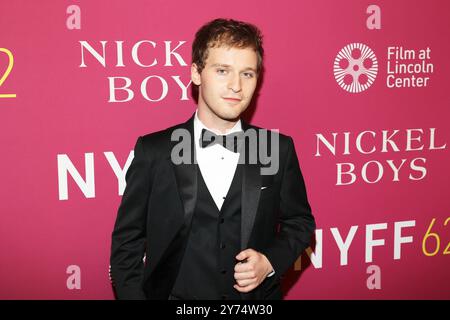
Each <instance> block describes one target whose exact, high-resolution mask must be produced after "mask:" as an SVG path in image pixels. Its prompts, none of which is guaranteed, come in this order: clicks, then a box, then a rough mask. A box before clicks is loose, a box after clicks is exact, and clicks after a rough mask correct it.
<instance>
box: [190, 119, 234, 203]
mask: <svg viewBox="0 0 450 320" xmlns="http://www.w3.org/2000/svg"><path fill="white" fill-rule="evenodd" d="M197 112H198V111H197ZM197 112H195V117H194V139H195V152H196V156H197V163H198V167H199V168H200V172H201V173H202V176H203V180H205V184H206V186H207V187H208V190H209V193H210V194H211V196H212V198H213V199H214V202H215V203H216V206H217V208H218V209H219V210H220V209H221V208H222V205H223V202H224V200H225V198H226V196H227V194H228V190H229V189H230V186H231V182H232V181H233V178H234V173H235V171H236V167H237V164H238V162H239V152H233V151H230V150H228V149H226V148H224V147H223V146H221V145H219V144H214V145H211V146H208V147H206V148H202V147H201V146H200V136H201V133H202V130H203V129H207V130H209V131H211V132H214V133H215V134H219V135H220V134H222V133H220V132H218V131H217V130H214V129H211V128H208V127H206V126H205V125H204V124H203V123H202V122H201V121H200V119H199V118H198V115H197ZM241 130H242V125H241V120H239V121H238V122H236V124H235V125H234V127H233V128H231V129H230V130H227V131H226V132H225V135H228V134H230V133H234V132H238V131H241Z"/></svg>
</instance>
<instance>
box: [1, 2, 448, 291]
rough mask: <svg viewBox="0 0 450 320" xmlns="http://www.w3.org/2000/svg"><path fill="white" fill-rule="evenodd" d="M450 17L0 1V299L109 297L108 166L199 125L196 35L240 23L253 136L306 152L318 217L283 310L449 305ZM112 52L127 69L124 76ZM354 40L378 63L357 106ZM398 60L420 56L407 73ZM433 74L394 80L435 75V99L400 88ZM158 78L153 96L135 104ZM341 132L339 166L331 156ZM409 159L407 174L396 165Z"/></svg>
mask: <svg viewBox="0 0 450 320" xmlns="http://www.w3.org/2000/svg"><path fill="white" fill-rule="evenodd" d="M371 4H376V5H377V6H378V7H377V8H373V7H370V5H371ZM73 5H75V7H73ZM449 10H450V4H449V2H448V1H445V0H442V1H437V0H436V1H425V0H423V1H421V0H417V1H413V2H411V1H403V0H402V1H400V0H398V1H376V3H374V2H369V1H359V0H352V1H350V0H349V1H339V2H338V1H331V0H321V1H294V0H291V1H287V0H282V1H277V2H274V1H261V0H258V1H256V0H252V1H237V0H230V1H227V2H226V4H225V3H224V2H215V1H206V0H202V1H166V0H152V1H144V0H136V1H132V2H125V1H111V0H108V1H106V0H101V1H75V0H67V1H50V0H47V1H25V0H14V1H13V0H5V1H1V3H0V48H3V49H0V77H2V76H3V78H4V79H3V81H1V80H0V95H1V94H15V95H16V96H15V97H0V113H1V122H2V125H1V128H0V130H1V135H0V142H1V148H2V152H1V157H0V161H1V162H0V164H1V186H0V192H1V197H2V201H1V202H0V213H1V215H0V259H1V260H0V284H1V285H0V298H1V299H112V298H113V292H112V289H111V284H110V282H109V279H108V264H109V253H110V241H111V231H112V228H113V224H114V221H115V217H116V213H117V208H118V205H119V203H120V199H121V194H122V192H121V190H120V187H119V181H121V183H122V184H123V183H124V181H123V177H122V175H119V178H118V177H117V175H116V173H115V171H114V170H113V168H116V167H117V168H119V169H120V170H122V169H123V168H124V166H125V164H126V162H127V159H128V157H129V156H130V151H131V150H132V148H133V146H134V143H135V141H136V139H137V137H138V136H139V135H144V134H146V133H149V132H152V131H155V130H159V129H163V128H166V127H168V126H171V125H173V124H176V123H179V122H181V121H185V120H186V119H187V118H188V117H189V116H190V115H191V114H192V113H193V112H194V110H195V103H194V101H193V99H192V97H191V95H190V90H188V91H187V92H188V95H187V96H183V90H182V87H183V86H182V85H181V86H180V84H179V83H182V84H184V86H187V85H188V84H189V81H190V78H189V77H190V70H189V63H190V58H191V55H190V48H191V44H192V40H193V36H194V33H195V31H196V30H197V29H198V28H199V27H200V26H201V25H202V24H203V23H205V22H206V21H209V20H211V19H214V18H216V17H228V18H235V19H239V20H245V21H249V22H252V23H254V24H256V25H258V26H259V27H260V28H261V30H262V31H263V33H264V35H265V51H266V57H265V74H264V81H263V85H262V88H261V91H260V94H259V97H258V99H257V103H256V109H255V112H254V114H253V117H252V123H254V124H256V125H258V126H262V127H267V128H272V129H275V128H278V129H280V131H281V132H283V133H285V134H288V135H291V136H292V137H293V138H294V141H295V144H296V149H297V154H298V157H299V161H300V166H301V168H302V172H303V175H304V178H305V182H306V186H307V191H308V196H309V200H310V204H311V207H312V210H313V213H314V215H315V217H316V221H317V228H318V230H317V232H316V240H315V243H316V244H315V249H316V251H315V254H314V255H312V258H310V257H309V256H310V254H311V251H309V253H310V254H309V255H308V254H307V253H305V254H304V255H303V257H302V263H300V262H298V263H297V264H296V266H295V267H294V268H293V269H292V270H291V271H290V272H289V274H288V275H287V277H286V280H285V282H284V283H283V285H284V288H285V290H286V291H287V295H286V299H318V298H322V299H358V298H363V299H410V298H434V299H449V298H450V285H449V283H450V274H449V272H448V270H449V263H448V262H449V258H450V255H449V254H450V248H449V247H448V246H449V242H450V232H449V231H450V221H446V219H448V218H449V216H450V200H449V191H448V181H449V180H450V170H449V168H448V165H449V163H450V156H449V152H448V145H447V143H448V142H449V141H450V140H449V138H450V127H449V126H448V119H449V115H450V112H449V96H448V85H449V82H448V74H449V73H450V64H449V63H448V57H449V52H450V43H449V40H448V39H449V36H450V35H449V30H450V22H449V21H450V20H449V18H448V12H449ZM143 40H145V41H152V42H153V44H152V43H151V42H145V43H143V44H142V45H141V46H140V47H139V50H138V58H139V60H140V62H141V63H142V64H144V65H148V66H147V67H142V66H139V65H137V64H136V63H135V62H134V61H133V58H132V49H133V46H135V44H136V43H138V42H139V41H143ZM80 41H85V42H84V43H85V44H88V45H90V46H92V48H93V49H95V50H96V51H97V52H98V53H99V54H101V55H103V52H102V42H101V41H105V55H104V57H105V66H103V65H102V64H101V63H100V62H99V60H97V59H96V58H95V57H94V55H93V54H92V52H90V51H88V50H87V49H86V47H84V46H83V45H82V43H80ZM120 41H123V42H120ZM180 41H181V44H180ZM118 42H119V43H122V48H123V65H124V66H117V65H118V64H119V65H120V63H118V62H117V59H118V56H117V49H116V46H117V43H118ZM165 42H167V43H168V44H169V45H170V47H169V51H170V50H173V49H175V48H176V47H177V46H178V45H179V44H180V46H179V47H178V48H176V49H175V50H174V52H173V53H172V54H170V52H169V54H167V53H166V49H165ZM169 42H170V43H169ZM352 43H360V44H363V45H365V46H367V47H368V48H370V49H371V50H372V51H371V52H373V53H374V55H375V56H376V59H377V62H378V68H377V71H376V72H377V74H376V78H375V80H374V82H373V84H372V85H371V86H370V87H369V88H367V89H366V90H364V91H362V92H359V93H350V92H348V91H346V90H345V89H343V88H341V87H340V86H339V84H338V82H337V80H336V79H335V75H334V70H333V65H334V61H335V59H336V57H337V56H338V53H339V52H340V51H341V49H343V48H344V47H346V46H347V45H349V44H352ZM136 47H138V46H136ZM389 47H402V48H403V49H408V50H412V51H410V52H414V53H415V56H414V57H412V56H406V57H405V56H404V57H403V58H405V59H395V57H394V56H389V55H388V52H389ZM421 50H424V51H423V52H422V55H423V56H422V57H421V56H420V52H421ZM9 53H10V54H9ZM82 54H83V56H84V60H83V59H82ZM177 54H178V56H177ZM166 56H168V57H169V58H170V61H166ZM10 57H12V58H13V60H12V59H11V58H10ZM155 59H156V63H155V65H153V66H149V65H151V64H152V63H153V62H154V60H155ZM183 61H184V63H183ZM371 61H372V63H373V61H374V60H373V59H372V60H371ZM83 62H84V65H85V67H84V66H83ZM388 62H389V63H390V67H388ZM422 62H424V63H426V64H432V65H433V67H432V70H431V71H432V72H431V71H430V69H428V70H419V69H415V70H410V71H411V72H409V73H407V74H395V75H393V76H394V77H395V78H409V79H411V78H412V76H413V75H414V77H416V78H419V77H420V78H428V80H427V83H426V84H427V85H426V86H422V87H395V88H390V87H389V86H388V83H387V81H388V79H389V78H388V77H389V75H390V73H389V72H391V71H392V68H393V66H394V65H395V63H398V64H405V65H407V64H414V65H415V64H418V65H420V64H421V63H422ZM8 65H10V66H11V67H12V69H11V70H10V71H8V70H7V68H8ZM339 68H341V69H343V68H345V63H344V64H341V65H339ZM389 68H391V69H389ZM411 68H414V66H413V67H411ZM417 68H419V67H417ZM354 70H355V69H354ZM5 77H6V78H5ZM113 77H126V78H127V79H128V81H129V82H130V83H131V84H130V86H129V89H130V90H132V91H133V93H134V96H133V98H132V99H129V101H126V102H113V101H111V98H110V93H111V92H114V93H116V99H117V100H120V99H126V98H127V97H128V98H130V96H129V95H128V93H127V92H126V91H125V90H116V91H114V90H113V89H114V87H113V85H112V84H111V83H110V82H109V81H110V80H109V78H111V79H112V78H113ZM147 77H150V78H148V80H147V82H146V86H144V87H145V89H146V91H144V92H146V93H147V95H148V97H147V98H149V99H146V97H145V96H144V95H143V94H142V93H141V83H142V82H143V80H144V79H146V78H147ZM174 77H175V78H174ZM176 77H178V78H176ZM0 79H1V78H0ZM177 79H178V82H177ZM391 79H392V78H391ZM360 80H361V81H362V82H364V81H363V80H364V79H363V78H361V79H360ZM116 81H117V83H116V84H115V85H116V86H117V87H121V86H123V85H124V84H125V80H124V78H122V80H116ZM346 81H348V77H347V79H346ZM399 81H400V80H399ZM144 84H145V81H144ZM165 85H166V86H165ZM164 88H166V89H167V92H164ZM150 99H152V100H159V101H149V100H150ZM408 129H409V130H410V131H409V132H410V138H409V141H410V144H411V145H410V147H409V148H408V145H407V141H408V136H407V134H408V131H407V130H408ZM395 130H398V133H396V134H395V135H394V136H393V137H392V138H391V139H390V140H391V141H393V143H395V145H396V146H397V147H398V151H394V150H395V149H394V148H393V147H392V144H391V143H390V142H385V144H386V145H387V150H386V152H383V149H382V147H383V139H382V137H383V131H385V134H386V135H387V136H389V135H391V134H393V133H394V131H395ZM365 131H370V132H369V133H364V132H365ZM344 132H347V134H344ZM333 134H335V136H336V150H335V154H333V153H332V152H331V151H330V149H329V148H327V147H326V144H325V143H324V140H325V139H326V140H327V141H328V142H329V143H332V142H333ZM345 135H347V136H348V138H349V139H348V141H349V150H348V152H345V148H344V141H345ZM358 135H360V137H361V149H362V151H370V150H371V149H372V148H373V147H375V151H373V152H372V153H368V154H365V153H363V152H361V151H359V150H358V148H357V144H356V138H357V136H358ZM320 137H323V139H320ZM419 138H420V141H419ZM420 147H422V148H420ZM413 149H421V150H413ZM345 153H346V154H345ZM58 159H59V160H58ZM130 159H131V158H130ZM130 159H129V160H130ZM402 159H404V163H403V165H402V166H401V168H400V170H399V171H398V176H397V177H395V174H394V170H393V169H392V167H391V165H392V164H393V165H394V166H396V167H397V168H398V167H400V164H401V163H402V161H403V160H402ZM116 161H117V163H116ZM389 162H390V163H391V165H390V164H389ZM348 163H351V164H352V165H354V167H355V169H354V171H353V172H354V173H355V175H356V176H355V178H356V180H355V181H354V182H353V183H351V184H347V183H348V182H349V181H351V180H350V178H351V176H350V175H349V174H343V175H342V183H339V179H338V172H339V171H338V170H339V167H341V168H342V170H343V171H348V170H349V168H350V165H349V164H348ZM70 164H72V165H73V168H72V169H74V170H72V169H69V171H67V170H66V168H67V166H69V167H70ZM363 168H365V169H363ZM71 170H72V171H71ZM120 170H119V171H120ZM364 170H366V171H364ZM381 170H382V175H381V176H380V178H379V180H378V181H377V177H378V173H380V172H381ZM76 171H77V172H78V174H79V176H80V178H81V179H79V180H77V179H76V178H75V176H76V174H74V172H76ZM116 171H117V170H116ZM119 171H117V172H119ZM66 173H67V179H65V178H64V176H65V174H66ZM364 178H366V179H365V180H367V181H370V182H371V183H369V182H366V181H365V180H364ZM83 180H84V181H83ZM77 181H78V182H77ZM83 184H85V185H86V188H85V187H84V186H83ZM65 186H67V193H65V192H64V188H65ZM122 187H123V186H122ZM65 194H67V197H66V196H65ZM446 222H447V224H446ZM402 223H403V224H402ZM402 225H403V228H400V226H402ZM396 226H397V230H400V231H401V233H400V234H398V235H397V236H395V230H396ZM430 226H431V227H430ZM371 229H376V230H375V231H373V233H372V232H370V230H371ZM351 231H352V232H353V231H354V232H355V233H354V237H353V238H352V237H351V236H352V233H351ZM347 236H348V237H347ZM371 237H372V238H373V239H374V240H373V241H371V240H370V238H371ZM341 238H342V241H343V242H345V240H348V242H347V245H348V252H347V254H345V252H346V250H345V248H344V247H343V246H342V245H341V246H340V247H341V249H340V247H339V246H338V243H339V241H337V240H336V239H338V240H339V239H341ZM437 239H438V240H439V242H437ZM377 240H378V241H381V240H384V244H381V243H378V244H381V245H376V244H377V242H376V241H377ZM402 241H403V242H404V243H400V242H402ZM399 243H400V244H399ZM373 244H375V245H374V246H372V245H373ZM313 247H314V246H313ZM396 247H397V248H398V247H400V248H401V251H400V253H398V252H397V258H395V248H396ZM371 248H373V250H372V255H370V251H371V250H370V249H371ZM370 256H371V259H369V258H370ZM368 257H369V258H368ZM311 260H312V262H311ZM345 260H346V261H345ZM300 269H301V270H300Z"/></svg>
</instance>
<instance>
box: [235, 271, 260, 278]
mask: <svg viewBox="0 0 450 320" xmlns="http://www.w3.org/2000/svg"><path fill="white" fill-rule="evenodd" d="M255 277H256V275H255V272H254V271H250V272H236V273H235V274H234V278H235V279H236V280H244V279H252V278H255Z"/></svg>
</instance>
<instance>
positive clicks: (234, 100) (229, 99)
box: [223, 97, 241, 102]
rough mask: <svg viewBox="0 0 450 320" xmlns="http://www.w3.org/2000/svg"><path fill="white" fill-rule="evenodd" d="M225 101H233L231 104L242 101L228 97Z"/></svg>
mask: <svg viewBox="0 0 450 320" xmlns="http://www.w3.org/2000/svg"><path fill="white" fill-rule="evenodd" d="M223 99H224V100H227V101H231V102H239V101H241V99H240V98H228V97H224V98H223Z"/></svg>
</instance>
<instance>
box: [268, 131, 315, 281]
mask: <svg viewBox="0 0 450 320" xmlns="http://www.w3.org/2000/svg"><path fill="white" fill-rule="evenodd" d="M279 224H280V228H279V231H278V233H277V237H276V239H275V241H274V242H273V243H272V244H271V245H270V246H269V247H268V248H267V249H266V250H264V251H263V252H262V253H263V254H265V255H266V257H267V258H268V259H269V261H270V263H271V264H272V267H273V269H274V271H275V275H274V276H276V277H277V278H280V277H281V276H282V275H283V274H284V273H285V272H286V271H287V270H288V269H289V267H291V266H292V265H293V264H294V262H295V260H297V258H298V257H299V256H300V255H301V253H302V252H303V251H304V250H305V249H306V248H307V247H308V246H309V244H310V241H311V236H312V234H313V232H314V230H315V228H316V224H315V220H314V217H313V215H312V213H311V207H310V205H309V203H308V199H307V194H306V188H305V183H304V180H303V176H302V173H301V171H300V166H299V163H298V159H297V155H296V152H295V147H294V143H293V141H292V138H290V137H289V140H288V147H287V153H286V159H285V165H284V169H283V172H282V180H281V188H280V213H279Z"/></svg>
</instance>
